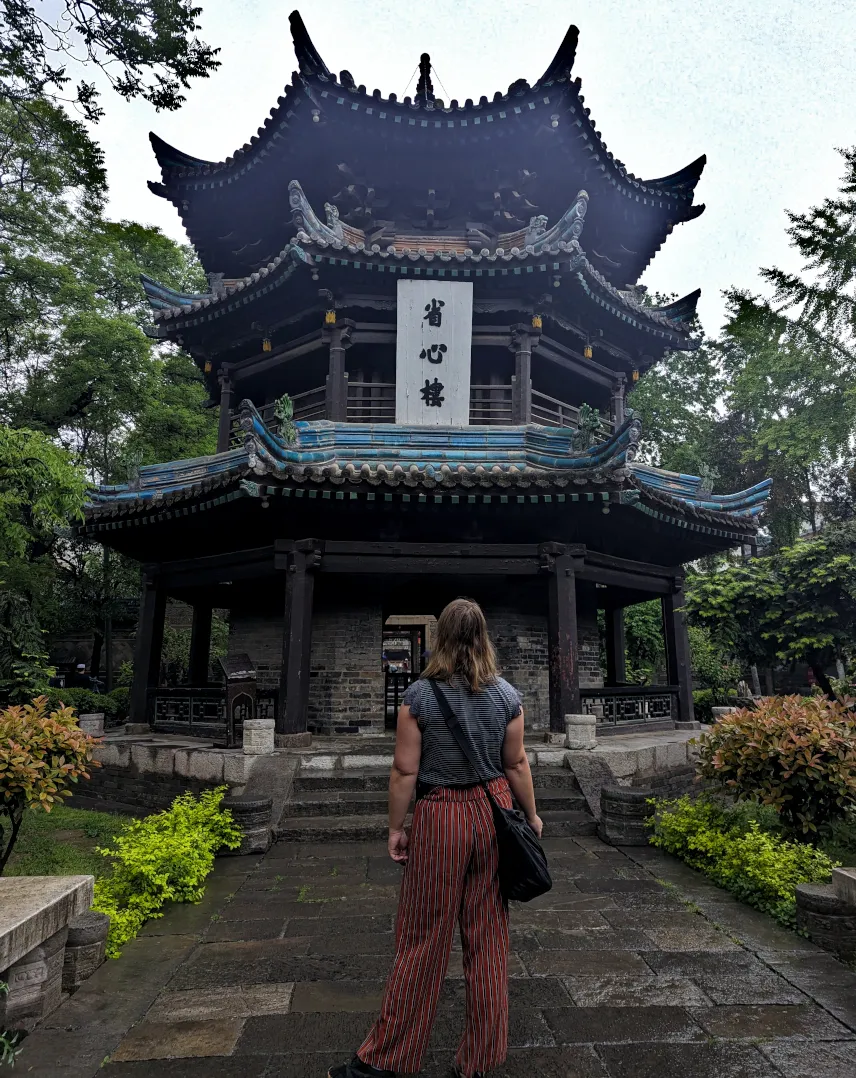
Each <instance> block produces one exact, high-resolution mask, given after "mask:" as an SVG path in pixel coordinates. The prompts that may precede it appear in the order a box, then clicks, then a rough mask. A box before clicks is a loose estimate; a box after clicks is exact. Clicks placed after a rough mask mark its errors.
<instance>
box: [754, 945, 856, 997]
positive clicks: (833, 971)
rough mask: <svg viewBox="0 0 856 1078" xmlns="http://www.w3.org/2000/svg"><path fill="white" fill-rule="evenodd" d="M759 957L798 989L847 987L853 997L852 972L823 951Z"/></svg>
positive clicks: (855, 982) (855, 988) (854, 977)
mask: <svg viewBox="0 0 856 1078" xmlns="http://www.w3.org/2000/svg"><path fill="white" fill-rule="evenodd" d="M759 957H760V958H761V959H762V960H763V961H764V963H765V964H766V965H768V966H771V967H772V968H773V969H775V970H777V971H778V972H779V973H781V974H782V976H783V977H787V979H788V980H789V981H791V983H792V984H795V985H796V986H797V987H798V988H802V989H804V990H806V991H809V990H810V988H811V987H812V986H815V987H817V986H819V985H822V986H824V987H827V988H831V987H840V988H849V989H851V991H852V992H853V993H854V994H856V973H854V972H853V970H852V969H849V968H848V967H847V966H845V965H844V963H843V962H839V961H838V959H837V958H835V957H834V956H833V955H831V954H828V953H827V952H826V951H821V952H820V953H818V954H794V953H790V952H789V953H776V954H770V953H767V952H763V953H762V954H760V955H759Z"/></svg>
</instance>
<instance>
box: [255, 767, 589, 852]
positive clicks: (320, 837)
mask: <svg viewBox="0 0 856 1078" xmlns="http://www.w3.org/2000/svg"><path fill="white" fill-rule="evenodd" d="M532 777H533V780H534V783H535V795H536V798H537V801H538V811H539V813H540V815H541V818H542V820H543V821H544V837H545V838H546V837H550V838H558V837H563V836H570V835H594V834H595V832H596V824H595V820H594V818H593V817H592V815H591V813H590V812H589V810H588V806H587V805H586V801H585V798H584V796H583V793H582V791H581V790H580V787H579V785H578V783H577V780H576V778H575V777H574V774H573V772H572V771H570V770H569V769H568V768H565V767H544V766H538V767H533V768H532ZM388 787H389V768H388V767H383V768H375V767H366V768H354V767H350V768H346V769H343V770H334V771H320V770H317V769H313V768H307V767H303V766H301V767H300V768H299V770H298V771H297V774H296V775H295V778H294V790H293V793H292V796H291V800H290V801H288V802H286V805H285V808H284V810H283V814H282V817H281V819H280V822H279V826H278V827H277V828H276V829H275V831H274V835H275V838H276V839H277V840H278V841H288V842H349V841H350V842H360V841H369V840H375V839H385V838H386V835H387V814H386V812H387V789H388Z"/></svg>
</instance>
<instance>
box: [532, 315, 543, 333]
mask: <svg viewBox="0 0 856 1078" xmlns="http://www.w3.org/2000/svg"><path fill="white" fill-rule="evenodd" d="M542 325H543V323H542V321H541V315H540V314H533V315H532V328H533V329H541V327H542Z"/></svg>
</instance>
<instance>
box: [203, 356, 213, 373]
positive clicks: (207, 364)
mask: <svg viewBox="0 0 856 1078" xmlns="http://www.w3.org/2000/svg"><path fill="white" fill-rule="evenodd" d="M202 369H203V370H204V371H205V373H206V374H210V373H211V360H210V359H206V360H205V366H204V367H203V368H202Z"/></svg>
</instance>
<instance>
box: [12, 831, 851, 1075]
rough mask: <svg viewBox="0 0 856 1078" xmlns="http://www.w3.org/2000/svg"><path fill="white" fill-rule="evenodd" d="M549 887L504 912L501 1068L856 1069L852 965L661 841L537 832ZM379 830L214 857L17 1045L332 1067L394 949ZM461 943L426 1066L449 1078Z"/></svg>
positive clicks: (29, 1060) (100, 1057)
mask: <svg viewBox="0 0 856 1078" xmlns="http://www.w3.org/2000/svg"><path fill="white" fill-rule="evenodd" d="M545 845H546V847H547V849H548V852H549V854H550V858H551V865H552V869H553V873H554V878H555V881H556V883H555V888H554V890H553V891H552V892H551V893H550V894H549V895H546V896H544V897H543V898H542V899H539V900H538V901H536V902H533V903H531V904H529V905H528V906H525V907H518V908H515V909H514V910H513V912H512V950H513V954H512V959H511V1023H510V1025H511V1035H510V1046H511V1050H510V1054H509V1060H508V1063H507V1064H506V1065H505V1066H504V1067H503V1068H502V1069H501V1071H497V1072H495V1073H497V1074H498V1075H503V1076H505V1078H523V1076H525V1078H773V1076H776V1078H853V1076H854V1075H856V973H853V972H851V971H850V970H848V969H847V968H846V967H845V966H843V965H841V964H840V963H838V962H836V961H835V960H834V959H833V958H831V957H830V956H829V955H827V954H826V953H825V952H823V951H821V950H819V949H818V948H816V947H814V946H812V945H811V944H809V943H808V942H807V941H805V940H802V939H801V938H799V937H798V936H796V935H793V934H792V933H790V932H787V931H785V930H783V929H780V928H779V927H778V926H777V925H775V924H774V923H773V922H772V921H771V920H770V919H769V918H767V917H765V916H763V915H761V914H757V913H755V912H753V911H752V910H748V909H747V908H746V907H744V906H742V905H740V904H739V903H737V902H736V901H733V900H731V899H730V898H729V897H728V895H727V894H725V892H723V891H720V890H719V889H718V888H715V887H713V886H712V885H710V884H709V883H707V882H706V881H705V880H704V879H703V878H702V877H700V876H699V875H698V874H696V873H694V872H692V871H690V870H689V869H687V868H685V866H683V865H682V864H680V863H679V862H677V861H675V860H674V859H672V858H670V857H668V856H664V855H662V854H660V853H659V852H658V851H656V850H653V849H632V850H631V849H628V850H624V851H620V850H616V849H613V848H611V847H609V846H606V845H604V844H603V843H601V842H600V841H598V840H597V839H595V838H585V837H579V838H573V839H572V838H553V839H548V840H547V841H546V843H545ZM398 873H399V869H398V868H397V866H395V865H394V864H393V863H392V862H391V861H389V860H388V858H386V857H385V856H384V848H383V844H382V843H379V842H371V843H354V842H351V843H329V844H327V845H315V844H310V843H291V842H281V843H278V844H277V845H276V846H274V847H273V849H272V850H271V851H270V852H269V853H268V854H267V855H266V856H265V857H263V858H233V859H224V860H222V861H220V862H218V864H217V867H216V870H215V873H214V876H213V878H212V880H211V881H210V883H209V886H208V891H207V894H206V896H205V898H204V900H203V902H202V903H201V904H200V905H198V906H195V907H191V906H184V907H177V908H175V909H173V910H171V911H170V912H169V913H168V914H167V915H166V916H165V917H164V918H163V919H162V920H159V921H155V922H152V923H151V924H150V925H149V926H148V929H147V931H146V934H145V935H144V936H142V937H141V938H140V939H138V940H137V941H136V942H134V943H133V944H131V945H130V946H128V948H127V949H126V951H125V954H124V956H123V957H122V959H121V960H119V961H117V962H109V963H107V964H106V965H105V966H103V967H102V968H101V969H100V970H99V971H98V972H97V973H96V975H95V976H94V977H93V978H91V980H90V981H88V982H87V983H86V984H85V985H84V986H83V988H81V989H80V991H79V992H78V993H77V994H76V995H75V996H74V997H73V998H72V999H70V1000H69V1001H67V1002H66V1003H65V1004H64V1005H63V1006H62V1007H61V1008H60V1009H59V1010H58V1011H57V1012H55V1014H54V1015H53V1016H52V1017H51V1018H50V1019H49V1020H48V1021H47V1023H46V1025H45V1027H43V1028H41V1029H40V1030H38V1031H37V1032H36V1033H34V1034H33V1035H32V1036H31V1037H30V1038H29V1039H28V1040H27V1041H26V1043H25V1047H24V1050H23V1052H22V1054H21V1056H20V1059H19V1063H18V1068H16V1070H15V1073H16V1074H21V1075H28V1076H30V1078H93V1076H95V1075H98V1076H99V1078H102V1076H103V1078H179V1076H180V1078H323V1076H324V1075H326V1073H327V1071H326V1068H327V1067H328V1066H329V1065H330V1064H331V1063H334V1062H337V1061H339V1060H340V1059H342V1058H345V1057H346V1056H347V1055H348V1053H350V1052H352V1051H353V1049H354V1048H355V1046H357V1045H358V1043H359V1042H360V1040H361V1038H362V1037H363V1035H364V1033H365V1032H366V1029H367V1027H368V1025H369V1023H370V1022H371V1021H372V1019H373V1017H374V1011H375V1009H376V1007H377V1005H378V1003H379V1000H380V993H381V989H382V985H383V980H384V976H385V973H386V970H387V967H388V965H389V963H390V960H391V956H392V953H393V936H392V928H393V918H394V914H395V908H396V901H397V894H398V886H397V884H398ZM462 1017H463V981H462V969H461V956H460V952H459V951H456V952H455V953H454V954H453V956H452V963H451V968H450V970H449V977H448V980H447V983H446V987H445V990H444V995H443V998H442V1001H441V1006H440V1015H439V1018H438V1021H437V1026H436V1028H435V1032H434V1037H433V1041H432V1051H431V1058H430V1059H429V1060H428V1061H427V1062H426V1067H425V1070H424V1071H423V1072H422V1073H423V1074H424V1075H426V1076H427V1078H439V1076H443V1078H447V1075H448V1067H449V1064H450V1062H451V1059H452V1056H453V1051H454V1046H455V1044H456V1043H457V1039H458V1037H459V1034H460V1030H461V1025H462Z"/></svg>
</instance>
